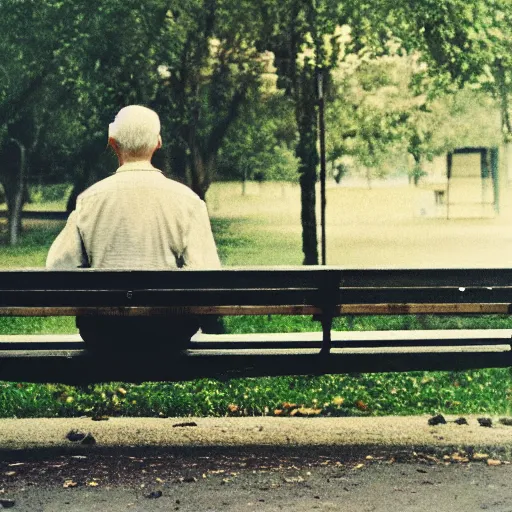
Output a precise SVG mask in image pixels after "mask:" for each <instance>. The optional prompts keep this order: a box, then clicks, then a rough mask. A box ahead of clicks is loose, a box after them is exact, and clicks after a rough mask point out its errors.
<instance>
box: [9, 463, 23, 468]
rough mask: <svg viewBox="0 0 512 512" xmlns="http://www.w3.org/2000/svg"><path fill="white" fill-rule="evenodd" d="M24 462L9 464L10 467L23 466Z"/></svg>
mask: <svg viewBox="0 0 512 512" xmlns="http://www.w3.org/2000/svg"><path fill="white" fill-rule="evenodd" d="M24 464H25V463H24V462H13V463H12V464H9V467H10V468H12V467H14V466H23V465H24Z"/></svg>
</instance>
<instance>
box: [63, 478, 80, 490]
mask: <svg viewBox="0 0 512 512" xmlns="http://www.w3.org/2000/svg"><path fill="white" fill-rule="evenodd" d="M77 485H78V484H77V483H76V482H73V480H66V481H65V482H64V483H63V484H62V487H64V489H68V488H70V487H76V486H77Z"/></svg>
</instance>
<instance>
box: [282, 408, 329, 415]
mask: <svg viewBox="0 0 512 512" xmlns="http://www.w3.org/2000/svg"><path fill="white" fill-rule="evenodd" d="M321 412H322V409H313V408H312V407H300V408H299V409H295V410H294V411H292V412H291V413H290V416H317V415H318V414H320V413H321Z"/></svg>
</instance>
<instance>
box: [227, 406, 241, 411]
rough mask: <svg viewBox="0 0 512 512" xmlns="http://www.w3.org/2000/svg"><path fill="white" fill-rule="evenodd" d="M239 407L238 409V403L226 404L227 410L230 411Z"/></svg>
mask: <svg viewBox="0 0 512 512" xmlns="http://www.w3.org/2000/svg"><path fill="white" fill-rule="evenodd" d="M239 409H240V407H238V405H235V404H229V405H228V411H229V412H230V413H235V412H238V410H239Z"/></svg>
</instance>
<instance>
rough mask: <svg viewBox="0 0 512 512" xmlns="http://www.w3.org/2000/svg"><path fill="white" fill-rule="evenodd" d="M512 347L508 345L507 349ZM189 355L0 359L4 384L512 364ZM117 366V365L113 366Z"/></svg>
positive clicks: (392, 356)
mask: <svg viewBox="0 0 512 512" xmlns="http://www.w3.org/2000/svg"><path fill="white" fill-rule="evenodd" d="M509 348H510V347H508V349H509ZM210 352H211V351H208V353H207V354H205V353H204V351H190V352H189V353H188V354H187V355H185V356H182V357H176V358H175V359H173V360H163V358H161V357H148V358H147V359H141V358H140V357H138V358H137V361H135V362H133V363H132V364H128V363H125V362H122V364H121V363H120V361H119V360H118V359H116V361H114V362H112V361H110V360H108V359H104V360H99V361H98V360H97V359H94V360H93V359H92V358H90V357H89V356H87V355H86V354H85V353H84V352H81V353H79V354H78V355H77V356H72V357H70V354H69V353H65V355H64V356H59V355H54V356H52V357H37V356H34V355H29V356H27V357H23V358H22V357H13V358H3V359H0V380H8V381H14V382H61V383H66V384H76V385H77V384H89V383H93V382H106V381H120V382H143V381H182V380H191V379H194V378H199V377H203V378H219V379H229V378H237V377H260V376H280V375H325V374H339V373H354V372H357V373H359V372H368V373H375V372H403V371H418V370H422V371H423V370H447V371H454V370H466V369H478V368H501V367H509V366H511V355H510V354H511V352H510V350H508V351H507V350H506V349H504V348H503V347H497V349H496V351H492V352H481V351H468V352H465V351H455V352H440V353H432V352H431V353H428V352H427V353H425V352H419V353H414V354H410V353H396V352H394V353H378V354H376V353H363V354H361V353H346V352H345V353H343V352H341V353H338V351H337V350H336V351H335V352H334V353H333V354H330V355H329V356H327V357H324V356H320V355H318V354H308V353H305V354H304V353H303V354H298V353H296V352H294V351H283V352H281V353H279V354H275V353H269V354H247V352H243V353H234V354H233V353H230V354H226V353H217V354H215V353H213V354H212V353H210ZM114 363H115V364H114Z"/></svg>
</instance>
